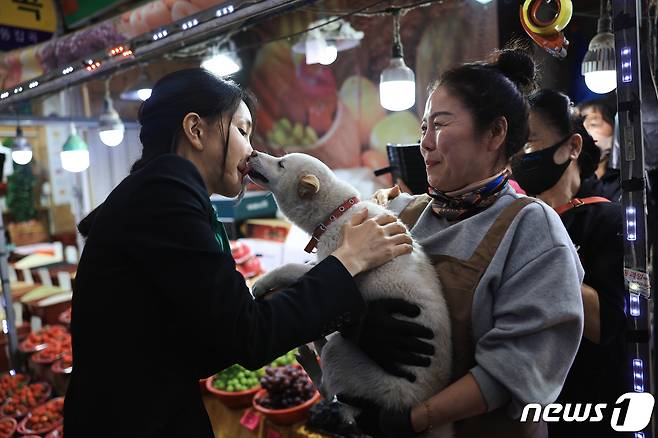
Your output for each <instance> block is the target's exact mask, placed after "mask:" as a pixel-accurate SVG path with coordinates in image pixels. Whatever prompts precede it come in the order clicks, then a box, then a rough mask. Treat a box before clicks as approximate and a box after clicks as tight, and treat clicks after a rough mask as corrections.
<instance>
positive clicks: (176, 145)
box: [65, 69, 431, 438]
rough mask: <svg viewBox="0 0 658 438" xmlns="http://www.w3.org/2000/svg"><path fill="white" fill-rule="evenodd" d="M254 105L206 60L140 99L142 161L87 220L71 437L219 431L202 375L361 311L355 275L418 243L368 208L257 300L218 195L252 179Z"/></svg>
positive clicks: (254, 363) (278, 349)
mask: <svg viewBox="0 0 658 438" xmlns="http://www.w3.org/2000/svg"><path fill="white" fill-rule="evenodd" d="M251 105H252V104H251V99H250V98H249V95H248V94H247V93H245V92H244V91H243V90H241V89H240V88H239V87H238V86H237V85H235V84H234V83H232V82H229V81H225V80H222V79H220V78H218V77H216V76H214V75H212V74H211V73H209V72H207V71H205V70H202V69H189V70H181V71H177V72H175V73H172V74H170V75H168V76H166V77H164V78H163V79H161V80H160V81H159V82H158V83H157V84H156V85H155V87H154V88H153V93H152V95H151V97H150V98H149V99H147V100H146V101H145V102H144V103H143V105H142V107H141V109H140V112H139V120H140V123H141V131H140V140H141V142H142V145H143V152H142V157H141V159H140V160H139V161H138V162H137V163H136V164H135V165H134V166H133V169H132V171H131V173H130V175H129V176H128V177H126V178H125V179H124V180H123V181H122V182H121V183H120V184H119V185H118V186H117V187H116V188H115V189H114V190H113V191H112V193H111V194H110V195H109V196H108V198H107V200H106V201H105V202H104V203H103V205H101V206H100V207H98V208H97V209H96V210H95V211H94V212H93V213H92V214H91V215H90V216H88V217H87V218H86V219H85V220H84V221H83V222H82V223H81V224H80V226H79V228H80V231H81V232H82V233H83V234H84V235H85V236H87V241H86V245H85V248H84V251H83V253H82V257H81V260H80V264H79V267H78V274H77V278H76V287H75V291H74V294H73V312H72V322H71V332H72V335H73V353H74V364H73V373H72V376H71V381H70V384H69V387H68V392H67V394H66V405H65V411H66V415H65V430H66V436H67V437H85V436H89V434H90V433H92V434H95V435H98V436H101V435H102V436H111V437H127V436H135V437H136V436H139V437H165V436H166V437H208V438H210V437H212V436H213V432H212V429H211V427H210V422H209V421H208V416H207V414H206V411H205V409H204V406H203V403H202V401H201V394H200V390H199V379H202V378H205V377H208V376H210V375H212V374H214V373H216V372H218V371H220V370H222V369H224V368H226V367H227V366H229V365H231V364H234V363H240V364H242V365H244V366H245V367H248V368H252V369H255V368H258V367H260V366H262V365H264V364H266V363H268V362H270V361H272V360H273V359H274V358H276V357H277V356H279V355H281V354H283V353H285V352H287V351H289V350H290V349H292V348H294V347H295V346H298V345H302V344H304V343H307V342H311V341H313V340H315V339H318V338H319V337H321V336H322V335H325V334H327V332H328V331H330V330H331V328H333V329H334V330H335V329H336V328H340V327H341V325H342V324H343V323H344V322H349V321H350V320H353V319H356V318H357V317H358V316H359V315H360V314H361V313H362V312H363V309H364V307H365V306H364V302H363V300H362V298H361V296H360V294H359V291H358V290H357V287H356V284H355V282H354V280H353V277H354V276H355V275H357V274H358V273H360V272H363V271H366V270H368V269H371V268H374V267H376V266H379V265H381V264H383V263H385V262H387V261H389V260H391V259H392V258H394V257H396V256H398V255H400V254H404V253H408V252H410V251H411V245H410V243H411V239H410V238H409V236H408V235H407V234H406V233H405V230H404V227H402V226H401V225H399V224H396V223H395V218H394V217H392V216H389V215H385V216H380V217H376V218H373V219H369V220H365V217H366V216H365V214H366V213H367V212H366V211H364V214H359V215H355V216H354V218H353V220H352V221H351V223H349V224H347V225H346V226H345V227H344V228H343V230H342V244H341V245H340V247H339V248H338V249H337V250H336V251H335V252H334V253H333V254H332V256H330V257H328V258H326V259H325V260H323V261H322V262H321V263H319V264H318V265H317V266H315V267H314V268H313V269H312V270H311V271H310V272H308V273H307V274H306V275H304V276H303V277H302V278H301V279H300V280H299V281H298V282H297V283H296V284H295V285H293V286H291V287H290V288H288V289H286V290H283V291H281V292H279V293H277V294H275V295H274V296H273V297H272V298H271V299H269V300H264V301H254V300H253V299H252V296H251V294H250V292H249V289H248V288H247V286H246V285H245V282H244V278H242V276H241V275H240V274H239V273H238V272H237V271H236V270H235V264H234V262H233V259H232V257H231V251H230V247H229V242H228V238H227V236H226V233H225V231H224V228H223V226H222V225H221V223H219V222H218V221H217V218H216V215H215V212H214V210H213V207H212V205H211V203H210V200H209V195H210V194H211V193H218V194H221V195H224V196H229V197H233V196H236V195H238V193H239V192H240V190H241V188H242V187H243V178H244V176H245V175H246V174H247V173H248V171H249V165H248V159H249V157H250V155H251V154H252V148H251V145H250V138H251V134H252V132H253V129H254V122H253V120H252V117H251V113H252V111H251V109H250V107H251ZM357 216H358V217H357ZM118 300H120V301H119V302H121V303H126V305H125V306H124V305H120V306H117V304H116V303H117V301H118ZM415 310H417V309H415ZM411 316H413V315H411ZM392 322H393V323H394V322H395V320H393V321H392ZM405 324H406V325H407V326H408V324H407V323H405ZM418 329H419V330H420V334H421V335H422V334H425V335H427V333H426V329H423V327H420V326H418ZM429 336H431V333H429ZM409 337H410V338H411V336H409ZM115 358H119V359H115ZM398 360H400V361H401V362H404V358H403V357H400V356H398ZM99 425H102V426H101V428H102V430H99Z"/></svg>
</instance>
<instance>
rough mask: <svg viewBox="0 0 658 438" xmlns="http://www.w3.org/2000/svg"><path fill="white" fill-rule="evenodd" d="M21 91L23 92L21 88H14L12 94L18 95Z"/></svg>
mask: <svg viewBox="0 0 658 438" xmlns="http://www.w3.org/2000/svg"><path fill="white" fill-rule="evenodd" d="M21 91H23V87H16V88H14V94H18V93H20V92H21Z"/></svg>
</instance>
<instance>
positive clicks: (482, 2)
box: [475, 0, 493, 5]
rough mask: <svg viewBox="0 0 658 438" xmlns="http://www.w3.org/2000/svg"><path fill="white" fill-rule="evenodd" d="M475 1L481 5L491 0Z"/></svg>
mask: <svg viewBox="0 0 658 438" xmlns="http://www.w3.org/2000/svg"><path fill="white" fill-rule="evenodd" d="M475 1H476V2H478V3H480V4H481V5H486V4H488V3H491V2H492V1H493V0H475Z"/></svg>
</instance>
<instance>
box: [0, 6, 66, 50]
mask: <svg viewBox="0 0 658 438" xmlns="http://www.w3.org/2000/svg"><path fill="white" fill-rule="evenodd" d="M56 29H57V14H56V12H55V5H54V4H53V1H52V0H39V1H35V0H0V51H7V50H12V49H16V48H19V47H23V46H30V45H33V44H36V43H39V42H41V41H46V40H49V39H50V38H51V37H52V35H53V33H55V30H56Z"/></svg>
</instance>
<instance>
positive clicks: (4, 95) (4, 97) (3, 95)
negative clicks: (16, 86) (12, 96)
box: [0, 91, 9, 99]
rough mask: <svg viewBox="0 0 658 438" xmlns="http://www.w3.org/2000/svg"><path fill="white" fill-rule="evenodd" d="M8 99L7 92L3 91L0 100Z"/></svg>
mask: <svg viewBox="0 0 658 438" xmlns="http://www.w3.org/2000/svg"><path fill="white" fill-rule="evenodd" d="M8 97H9V91H5V92H4V93H2V94H0V99H6V98H8Z"/></svg>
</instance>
